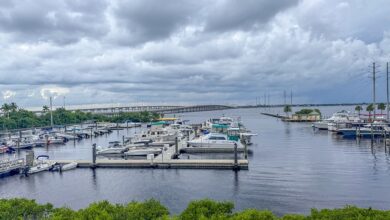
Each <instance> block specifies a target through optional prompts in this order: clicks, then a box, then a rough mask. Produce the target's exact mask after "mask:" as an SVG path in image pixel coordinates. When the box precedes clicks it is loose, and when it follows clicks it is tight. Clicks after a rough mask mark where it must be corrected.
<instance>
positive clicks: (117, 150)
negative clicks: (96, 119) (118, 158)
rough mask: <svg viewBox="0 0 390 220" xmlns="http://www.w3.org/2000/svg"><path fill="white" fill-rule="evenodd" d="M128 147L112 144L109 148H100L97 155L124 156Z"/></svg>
mask: <svg viewBox="0 0 390 220" xmlns="http://www.w3.org/2000/svg"><path fill="white" fill-rule="evenodd" d="M127 149H128V147H126V146H122V145H119V144H111V145H109V146H108V147H107V148H102V147H100V146H99V147H98V148H97V151H96V154H97V155H103V154H122V153H123V152H125V151H127Z"/></svg>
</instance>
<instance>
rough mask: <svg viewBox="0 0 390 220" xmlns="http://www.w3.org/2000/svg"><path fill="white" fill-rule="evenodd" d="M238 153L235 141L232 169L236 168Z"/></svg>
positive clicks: (237, 167)
mask: <svg viewBox="0 0 390 220" xmlns="http://www.w3.org/2000/svg"><path fill="white" fill-rule="evenodd" d="M238 169H239V166H238V153H237V143H234V166H233V170H238Z"/></svg>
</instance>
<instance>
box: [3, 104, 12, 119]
mask: <svg viewBox="0 0 390 220" xmlns="http://www.w3.org/2000/svg"><path fill="white" fill-rule="evenodd" d="M1 110H2V111H3V113H4V115H7V118H9V111H10V110H11V107H10V105H8V104H7V103H4V104H3V105H2V106H1Z"/></svg>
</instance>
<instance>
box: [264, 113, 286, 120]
mask: <svg viewBox="0 0 390 220" xmlns="http://www.w3.org/2000/svg"><path fill="white" fill-rule="evenodd" d="M261 114H262V115H266V116H270V117H274V118H280V119H288V117H286V116H283V115H279V114H270V113H265V112H262V113H261Z"/></svg>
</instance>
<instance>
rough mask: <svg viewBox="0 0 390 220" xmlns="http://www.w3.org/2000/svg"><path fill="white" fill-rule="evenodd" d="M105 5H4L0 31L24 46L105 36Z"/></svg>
mask: <svg viewBox="0 0 390 220" xmlns="http://www.w3.org/2000/svg"><path fill="white" fill-rule="evenodd" d="M106 7H107V4H106V3H105V1H102V0H99V1H90V0H88V1H82V0H77V1H71V0H60V1H50V0H40V1H34V0H23V1H7V3H4V5H3V7H1V8H0V29H1V30H3V31H4V32H5V33H10V34H12V35H13V37H14V38H15V40H18V41H26V42H37V41H38V42H39V41H50V42H54V43H59V44H69V43H74V42H76V41H78V40H80V39H81V38H84V37H91V38H98V37H101V36H103V35H105V34H106V33H107V32H108V29H107V26H105V25H104V23H105V16H104V12H105V9H106Z"/></svg>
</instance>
